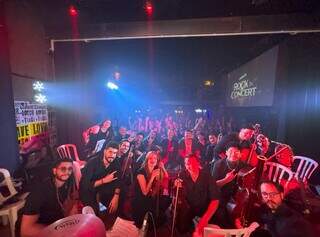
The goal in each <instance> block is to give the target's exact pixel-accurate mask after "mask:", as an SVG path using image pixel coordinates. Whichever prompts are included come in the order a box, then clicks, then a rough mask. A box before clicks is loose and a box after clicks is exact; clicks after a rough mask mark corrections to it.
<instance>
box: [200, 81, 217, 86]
mask: <svg viewBox="0 0 320 237" xmlns="http://www.w3.org/2000/svg"><path fill="white" fill-rule="evenodd" d="M203 84H204V85H205V86H208V87H210V86H213V85H214V82H213V81H210V80H207V81H204V83H203Z"/></svg>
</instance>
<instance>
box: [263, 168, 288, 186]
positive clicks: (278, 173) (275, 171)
mask: <svg viewBox="0 0 320 237" xmlns="http://www.w3.org/2000/svg"><path fill="white" fill-rule="evenodd" d="M265 172H267V178H268V179H269V180H271V181H273V182H277V183H280V180H286V182H285V184H284V188H285V189H286V187H287V186H288V183H289V182H290V181H291V179H292V178H293V175H294V174H293V172H292V171H291V170H290V169H289V168H287V167H285V166H284V165H281V164H279V163H275V162H266V163H265V164H264V173H265ZM285 175H287V178H286V179H284V177H285Z"/></svg>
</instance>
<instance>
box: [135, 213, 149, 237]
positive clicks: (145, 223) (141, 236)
mask: <svg viewBox="0 0 320 237" xmlns="http://www.w3.org/2000/svg"><path fill="white" fill-rule="evenodd" d="M148 215H149V212H147V213H146V214H145V215H144V218H143V222H142V227H141V229H140V230H139V235H138V237H145V236H146V235H147V232H148Z"/></svg>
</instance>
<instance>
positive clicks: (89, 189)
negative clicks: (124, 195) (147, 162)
mask: <svg viewBox="0 0 320 237" xmlns="http://www.w3.org/2000/svg"><path fill="white" fill-rule="evenodd" d="M114 171H116V173H114V177H117V179H115V180H113V181H112V182H110V183H105V184H102V185H100V186H98V187H94V183H95V181H96V180H99V179H102V178H103V177H105V176H106V175H108V174H111V173H112V172H114ZM81 173H82V177H81V180H80V199H81V201H82V203H83V204H84V205H94V204H93V201H94V202H95V204H97V202H96V194H97V193H99V195H100V198H101V202H103V203H104V201H106V197H108V198H109V197H112V196H113V194H114V192H115V189H117V188H120V186H121V179H120V178H121V168H120V163H119V162H118V161H117V160H114V161H113V162H112V163H111V164H110V165H109V166H108V167H107V168H106V167H105V165H104V162H103V154H101V155H99V156H96V157H94V158H92V159H90V160H89V161H88V163H87V164H86V166H85V167H84V168H83V169H82V170H81Z"/></svg>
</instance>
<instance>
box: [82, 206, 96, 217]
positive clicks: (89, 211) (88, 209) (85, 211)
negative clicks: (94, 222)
mask: <svg viewBox="0 0 320 237" xmlns="http://www.w3.org/2000/svg"><path fill="white" fill-rule="evenodd" d="M82 214H92V215H95V213H94V210H93V208H92V207H90V206H85V207H83V208H82Z"/></svg>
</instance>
